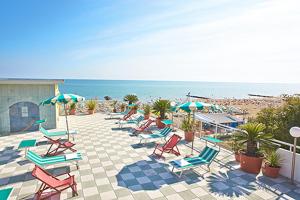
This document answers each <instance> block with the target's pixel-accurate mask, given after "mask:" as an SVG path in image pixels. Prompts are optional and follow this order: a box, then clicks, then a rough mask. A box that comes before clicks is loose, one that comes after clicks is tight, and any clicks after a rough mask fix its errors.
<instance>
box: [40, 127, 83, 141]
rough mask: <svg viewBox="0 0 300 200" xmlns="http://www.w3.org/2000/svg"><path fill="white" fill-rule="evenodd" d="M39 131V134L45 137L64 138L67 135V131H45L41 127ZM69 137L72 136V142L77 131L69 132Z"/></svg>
mask: <svg viewBox="0 0 300 200" xmlns="http://www.w3.org/2000/svg"><path fill="white" fill-rule="evenodd" d="M40 131H41V133H43V134H44V135H45V136H47V137H58V136H65V135H67V131H55V132H54V131H53V132H52V131H51V132H49V131H47V130H46V129H44V128H43V127H40ZM69 132H70V135H72V136H73V140H74V135H75V134H77V131H69Z"/></svg>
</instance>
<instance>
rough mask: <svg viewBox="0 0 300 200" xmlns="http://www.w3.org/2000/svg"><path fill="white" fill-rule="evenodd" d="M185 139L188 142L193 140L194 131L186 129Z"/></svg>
mask: <svg viewBox="0 0 300 200" xmlns="http://www.w3.org/2000/svg"><path fill="white" fill-rule="evenodd" d="M184 139H185V141H187V142H191V141H193V139H194V133H193V131H184Z"/></svg>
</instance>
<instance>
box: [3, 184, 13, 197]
mask: <svg viewBox="0 0 300 200" xmlns="http://www.w3.org/2000/svg"><path fill="white" fill-rule="evenodd" d="M12 191H13V188H12V187H10V188H5V189H1V190H0V200H8V199H9V197H10V195H11V193H12Z"/></svg>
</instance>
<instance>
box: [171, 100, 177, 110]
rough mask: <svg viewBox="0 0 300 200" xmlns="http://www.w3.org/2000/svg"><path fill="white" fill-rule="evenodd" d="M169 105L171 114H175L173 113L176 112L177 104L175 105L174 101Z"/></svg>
mask: <svg viewBox="0 0 300 200" xmlns="http://www.w3.org/2000/svg"><path fill="white" fill-rule="evenodd" d="M170 105H171V111H172V112H175V111H176V110H177V105H178V103H176V102H175V101H172V102H171V103H170Z"/></svg>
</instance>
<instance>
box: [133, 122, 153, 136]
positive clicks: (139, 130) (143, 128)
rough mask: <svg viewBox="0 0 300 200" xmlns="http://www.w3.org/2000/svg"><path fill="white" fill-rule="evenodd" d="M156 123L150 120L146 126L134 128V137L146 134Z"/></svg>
mask: <svg viewBox="0 0 300 200" xmlns="http://www.w3.org/2000/svg"><path fill="white" fill-rule="evenodd" d="M153 122H154V121H153V120H152V119H148V120H147V121H146V122H145V123H144V124H142V125H141V126H140V127H137V128H134V131H133V133H132V134H133V135H138V134H139V133H141V132H144V131H145V130H146V129H147V128H149V127H150V125H151V124H152V123H153Z"/></svg>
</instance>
